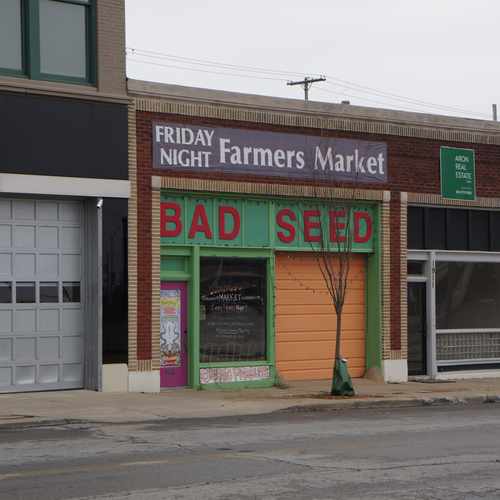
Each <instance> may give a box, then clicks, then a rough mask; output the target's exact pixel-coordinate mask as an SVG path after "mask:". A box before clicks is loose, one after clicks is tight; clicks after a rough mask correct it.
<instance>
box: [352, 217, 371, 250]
mask: <svg viewBox="0 0 500 500" xmlns="http://www.w3.org/2000/svg"><path fill="white" fill-rule="evenodd" d="M362 220H364V221H365V224H366V232H365V234H364V235H361V234H360V230H361V221H362ZM372 232H373V224H372V218H371V216H370V214H369V213H368V212H354V242H355V243H366V242H367V241H369V240H370V238H371V237H372Z"/></svg>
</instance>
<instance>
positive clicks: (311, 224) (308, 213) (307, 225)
mask: <svg viewBox="0 0 500 500" xmlns="http://www.w3.org/2000/svg"><path fill="white" fill-rule="evenodd" d="M320 215H321V212H320V211H319V210H304V241H312V242H318V243H319V242H320V241H321V239H320V234H321V231H320V232H318V233H317V234H311V230H313V229H321V225H320V222H319V220H318V219H316V220H311V218H312V217H319V216H320Z"/></svg>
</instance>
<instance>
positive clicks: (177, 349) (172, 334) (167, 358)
mask: <svg viewBox="0 0 500 500" xmlns="http://www.w3.org/2000/svg"><path fill="white" fill-rule="evenodd" d="M160 366H161V367H162V368H166V367H170V368H176V367H179V366H181V291H180V290H160Z"/></svg>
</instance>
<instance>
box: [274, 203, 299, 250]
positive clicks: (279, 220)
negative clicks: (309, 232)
mask: <svg viewBox="0 0 500 500" xmlns="http://www.w3.org/2000/svg"><path fill="white" fill-rule="evenodd" d="M285 217H288V218H289V219H290V220H291V221H295V220H297V217H296V215H295V213H294V212H293V211H292V210H290V209H289V208H283V209H282V210H280V211H279V212H278V213H277V214H276V224H277V225H278V226H279V227H280V228H281V229H284V230H285V231H287V232H284V231H278V232H277V236H278V238H279V239H280V241H282V242H283V243H291V242H292V241H293V240H294V239H295V226H294V225H293V224H291V223H290V222H287V221H286V220H285Z"/></svg>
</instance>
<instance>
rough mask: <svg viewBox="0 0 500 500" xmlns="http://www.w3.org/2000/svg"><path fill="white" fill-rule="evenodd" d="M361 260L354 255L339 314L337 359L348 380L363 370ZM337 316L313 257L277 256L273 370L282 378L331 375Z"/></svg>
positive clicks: (363, 279) (363, 275)
mask: <svg viewBox="0 0 500 500" xmlns="http://www.w3.org/2000/svg"><path fill="white" fill-rule="evenodd" d="M365 271H366V258H365V256H363V255H353V256H352V260H351V268H350V273H349V284H348V290H347V297H346V303H345V305H344V311H343V314H342V323H343V325H342V326H343V328H342V330H343V333H342V349H341V353H342V355H343V356H344V357H345V358H346V359H347V360H348V363H349V372H350V374H351V376H353V377H362V376H363V375H364V371H365V332H366V318H365V309H366V308H365V301H366V298H365V286H366V272H365ZM335 326H336V316H335V309H334V307H333V304H332V301H331V298H330V295H329V293H328V290H327V288H326V285H325V282H324V279H323V276H322V274H321V270H320V268H319V266H318V262H317V260H316V258H315V256H314V254H312V253H305V252H304V253H302V252H301V253H299V252H289V253H285V252H278V253H276V366H277V369H278V373H279V375H280V376H281V377H282V378H283V379H284V380H319V379H329V378H331V376H332V364H333V351H334V348H335Z"/></svg>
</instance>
